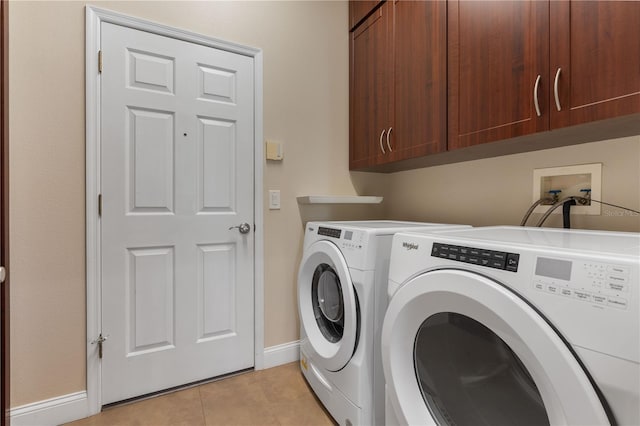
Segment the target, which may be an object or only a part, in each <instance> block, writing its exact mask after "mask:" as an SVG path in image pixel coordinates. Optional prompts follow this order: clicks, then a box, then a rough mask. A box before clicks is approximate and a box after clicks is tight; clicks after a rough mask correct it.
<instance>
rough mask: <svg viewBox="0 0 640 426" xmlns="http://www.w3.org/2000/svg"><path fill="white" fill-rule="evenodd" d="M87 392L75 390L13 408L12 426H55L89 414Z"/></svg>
mask: <svg viewBox="0 0 640 426" xmlns="http://www.w3.org/2000/svg"><path fill="white" fill-rule="evenodd" d="M89 414H90V413H89V400H88V398H87V392H86V391H81V392H75V393H70V394H68V395H62V396H58V397H55V398H51V399H46V400H44V401H38V402H32V403H31V404H26V405H21V406H20V407H15V408H11V409H10V410H9V416H10V417H11V425H12V426H55V425H59V424H61V423H67V422H71V421H74V420H78V419H83V418H85V417H88V416H89Z"/></svg>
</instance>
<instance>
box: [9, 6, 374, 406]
mask: <svg viewBox="0 0 640 426" xmlns="http://www.w3.org/2000/svg"><path fill="white" fill-rule="evenodd" d="M92 4H95V5H97V6H99V7H102V8H105V9H111V10H115V11H119V12H123V13H126V14H129V15H133V16H137V17H141V18H144V19H148V20H152V21H156V22H159V23H163V24H168V25H172V26H176V27H180V28H185V29H188V30H191V31H195V32H198V33H202V34H206V35H210V36H213V37H217V38H222V39H225V40H229V41H233V42H236V43H241V44H246V45H250V46H254V47H258V48H261V49H263V52H264V136H265V139H274V140H278V141H281V142H283V144H284V153H285V155H284V157H285V158H284V161H283V162H281V163H271V162H270V163H269V164H267V165H266V167H265V174H264V182H265V185H264V186H265V188H264V189H265V192H266V190H268V189H281V191H282V209H281V210H279V211H269V210H265V216H264V217H265V345H266V346H272V345H276V344H280V343H285V342H289V341H292V340H296V339H297V337H298V322H297V310H296V309H297V308H296V302H295V294H296V293H295V276H296V274H297V263H298V261H299V257H300V246H301V238H302V232H303V226H302V225H303V224H302V221H303V220H311V219H318V218H343V217H344V218H348V217H356V216H360V215H361V214H364V215H368V216H372V217H373V216H376V215H377V216H380V215H381V211H382V210H381V209H380V208H378V209H374V210H363V209H358V208H355V207H354V208H343V209H337V210H336V209H327V208H326V207H322V206H317V207H312V208H304V209H300V208H299V207H298V205H297V203H296V200H295V197H296V196H297V195H310V194H348V195H350V194H354V193H356V190H358V191H365V192H366V191H371V190H373V189H372V188H371V184H370V183H369V182H370V181H375V180H376V179H377V178H376V177H373V178H371V179H370V178H368V177H367V175H360V176H358V174H355V175H354V177H353V178H352V176H351V175H350V174H349V172H348V161H347V157H348V124H349V123H348V32H347V3H346V2H336V1H326V2H270V1H267V2H255V3H253V2H177V3H173V2H96V3H92ZM84 6H85V3H83V2H80V1H77V2H22V1H20V2H12V3H11V5H10V15H9V19H10V29H11V32H10V66H11V68H10V75H11V80H10V98H11V104H10V113H11V122H10V130H11V147H10V148H11V171H10V173H11V212H10V214H11V225H12V228H11V249H12V253H11V256H12V299H11V304H12V306H11V314H12V321H11V326H12V333H11V334H12V335H11V338H12V346H11V362H12V371H11V375H12V377H11V379H12V380H11V391H12V394H11V405H12V406H19V405H22V404H26V403H29V402H34V401H40V400H43V399H47V398H51V397H54V396H59V395H64V394H68V393H72V392H76V391H79V390H82V389H85V374H86V373H85V343H84V342H85V275H84V274H85V267H84V261H85V259H84V254H85V232H84V226H85V223H84V190H85V185H84V154H85V151H84V143H85V139H84V12H85V11H84ZM352 179H353V181H352ZM265 200H266V197H265Z"/></svg>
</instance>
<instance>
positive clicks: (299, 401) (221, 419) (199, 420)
mask: <svg viewBox="0 0 640 426" xmlns="http://www.w3.org/2000/svg"><path fill="white" fill-rule="evenodd" d="M67 425H72V426H103V425H104V426H106V425H109V426H111V425H131V426H134V425H135V426H138V425H139V426H165V425H167V426H169V425H171V426H173V425H185V426H192V425H193V426H197V425H202V426H213V425H283V426H284V425H296V426H303V425H309V426H311V425H318V426H323V425H326V426H331V425H335V423H334V422H333V420H332V418H331V416H330V415H329V414H328V413H327V412H326V411H325V410H324V407H323V406H322V404H321V403H320V401H319V400H318V399H317V398H316V397H315V395H314V394H313V391H312V390H311V388H310V387H309V385H308V384H307V383H306V381H305V379H304V377H303V376H302V373H301V372H300V367H299V365H298V363H297V362H295V363H291V364H285V365H282V366H279V367H274V368H270V369H268V370H261V371H252V372H249V373H245V374H241V375H238V376H234V377H230V378H226V379H222V380H219V381H216V382H212V383H207V384H204V385H200V386H196V387H193V388H189V389H184V390H181V391H177V392H173V393H170V394H166V395H162V396H158V397H155V398H150V399H146V400H143V401H138V402H134V403H130V404H126V405H120V406H116V407H113V408H108V409H106V410H104V411H103V412H101V413H99V414H96V415H95V416H92V417H88V418H86V419H82V420H78V421H75V422H72V423H68V424H67Z"/></svg>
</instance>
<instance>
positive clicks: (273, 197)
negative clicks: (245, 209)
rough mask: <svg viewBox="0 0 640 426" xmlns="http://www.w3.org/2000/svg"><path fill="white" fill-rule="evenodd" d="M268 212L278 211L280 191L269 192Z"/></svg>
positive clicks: (272, 190)
mask: <svg viewBox="0 0 640 426" xmlns="http://www.w3.org/2000/svg"><path fill="white" fill-rule="evenodd" d="M269 210H280V190H279V189H270V190H269Z"/></svg>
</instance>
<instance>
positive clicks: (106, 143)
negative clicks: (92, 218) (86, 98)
mask: <svg viewBox="0 0 640 426" xmlns="http://www.w3.org/2000/svg"><path fill="white" fill-rule="evenodd" d="M101 31H102V51H103V64H104V67H103V73H102V76H101V80H102V81H101V85H102V103H101V108H102V117H101V120H102V122H101V158H102V164H101V170H102V172H101V188H102V196H103V197H102V199H103V203H104V206H103V213H102V217H101V238H102V331H103V335H104V336H107V338H108V340H107V341H106V342H105V343H104V350H103V353H104V358H103V362H102V385H103V390H102V391H103V392H102V397H103V399H102V402H103V404H108V403H112V402H115V401H119V400H123V399H126V398H131V397H134V396H138V395H142V394H146V393H150V392H155V391H158V390H162V389H166V388H169V387H173V386H178V385H181V384H186V383H190V382H193V381H197V380H202V379H206V378H209V377H214V376H218V375H221V374H225V373H229V372H233V371H237V370H241V369H244V368H248V367H251V366H253V356H254V350H253V342H254V335H253V324H254V320H253V303H254V300H253V255H254V251H253V234H252V233H249V234H240V233H239V232H238V230H237V229H229V228H231V227H233V226H235V225H238V224H240V223H242V222H247V223H249V224H252V223H254V220H253V193H254V188H253V181H254V176H253V167H254V164H253V146H254V143H253V135H254V131H253V125H254V123H253V121H254V120H253V93H254V88H253V59H252V58H249V57H246V56H242V55H237V54H232V53H228V52H224V51H221V50H217V49H213V48H209V47H205V46H201V45H196V44H191V43H187V42H183V41H179V40H176V39H171V38H168V37H163V36H157V35H153V34H150V33H146V32H141V31H137V30H133V29H129V28H125V27H120V26H117V25H112V24H107V23H103V24H102V27H101Z"/></svg>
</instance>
